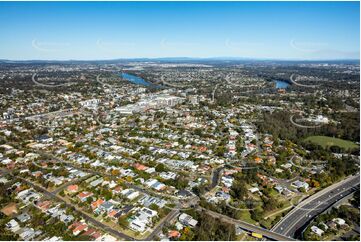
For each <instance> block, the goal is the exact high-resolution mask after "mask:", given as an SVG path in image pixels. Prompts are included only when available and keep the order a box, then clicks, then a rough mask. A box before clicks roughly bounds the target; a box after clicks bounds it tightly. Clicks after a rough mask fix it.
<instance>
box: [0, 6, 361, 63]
mask: <svg viewBox="0 0 361 242" xmlns="http://www.w3.org/2000/svg"><path fill="white" fill-rule="evenodd" d="M359 9H360V6H359V2H49V3H48V2H30V3H28V2H0V31H1V37H0V59H15V60H23V59H26V60H28V59H57V60H64V59H78V60H91V59H114V58H134V57H246V58H261V59H262V58H272V59H354V58H357V59H358V58H359V51H360V22H359V19H360V12H359Z"/></svg>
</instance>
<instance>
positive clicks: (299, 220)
mask: <svg viewBox="0 0 361 242" xmlns="http://www.w3.org/2000/svg"><path fill="white" fill-rule="evenodd" d="M359 185H360V175H359V174H357V175H354V176H350V177H348V178H346V179H345V180H342V181H340V182H338V183H335V184H333V185H331V186H329V187H327V188H325V189H323V190H321V191H320V192H317V193H315V194H314V195H312V196H310V197H309V198H307V199H305V200H303V201H302V202H301V203H299V204H298V205H297V206H295V207H294V208H293V209H292V210H291V211H290V212H289V213H288V214H287V215H286V216H285V217H284V218H282V219H281V220H280V221H279V222H278V223H277V224H276V225H275V226H274V227H273V228H272V229H271V231H273V232H276V233H278V234H282V235H284V236H287V237H292V238H293V237H295V235H296V234H297V232H300V231H301V230H303V228H304V226H305V225H307V224H308V223H309V222H310V221H311V220H312V219H313V218H314V217H316V216H317V215H319V214H320V213H322V212H323V211H325V210H326V209H327V208H329V207H330V206H332V205H333V204H334V203H336V202H337V201H338V200H340V199H342V198H343V197H345V196H347V195H349V194H350V193H352V192H353V191H354V190H355V189H356V188H357V186H359Z"/></svg>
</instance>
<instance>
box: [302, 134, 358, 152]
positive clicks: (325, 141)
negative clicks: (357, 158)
mask: <svg viewBox="0 0 361 242" xmlns="http://www.w3.org/2000/svg"><path fill="white" fill-rule="evenodd" d="M305 141H310V142H313V143H315V144H318V145H321V146H322V147H324V148H326V147H327V146H328V147H330V146H339V147H341V148H345V149H354V148H357V147H358V145H356V144H355V143H353V142H351V141H348V140H343V139H338V138H332V137H327V136H310V137H308V138H306V139H305Z"/></svg>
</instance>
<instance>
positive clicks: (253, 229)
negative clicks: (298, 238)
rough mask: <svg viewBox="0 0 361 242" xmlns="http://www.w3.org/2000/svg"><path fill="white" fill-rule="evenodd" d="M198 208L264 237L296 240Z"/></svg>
mask: <svg viewBox="0 0 361 242" xmlns="http://www.w3.org/2000/svg"><path fill="white" fill-rule="evenodd" d="M198 209H200V210H201V211H202V212H205V213H207V214H209V215H211V216H212V217H215V218H219V219H222V220H224V221H226V222H228V223H232V224H235V225H239V226H240V227H241V228H242V229H243V230H246V231H249V232H255V233H259V234H262V235H263V236H264V237H266V238H268V239H271V240H277V241H293V240H294V239H293V238H289V237H287V236H284V235H282V234H278V233H277V232H272V231H269V230H267V229H264V228H261V227H259V226H256V225H253V224H249V223H246V222H243V221H240V220H237V219H233V218H230V217H228V216H226V215H223V214H220V213H217V212H214V211H211V210H208V209H204V208H202V207H198Z"/></svg>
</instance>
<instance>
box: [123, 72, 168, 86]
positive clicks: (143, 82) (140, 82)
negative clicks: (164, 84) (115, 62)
mask: <svg viewBox="0 0 361 242" xmlns="http://www.w3.org/2000/svg"><path fill="white" fill-rule="evenodd" d="M120 76H121V77H122V78H124V79H126V80H127V81H129V82H131V83H133V84H136V85H142V86H146V87H152V88H161V86H159V85H155V84H153V83H151V82H147V81H146V80H144V79H143V78H141V77H139V76H135V75H132V74H128V73H121V74H120Z"/></svg>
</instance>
